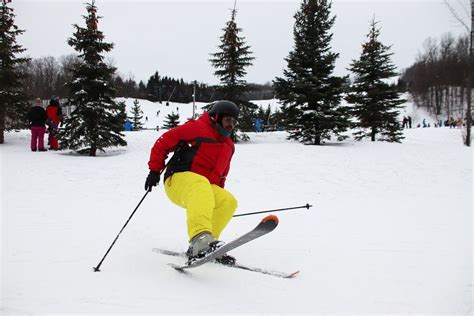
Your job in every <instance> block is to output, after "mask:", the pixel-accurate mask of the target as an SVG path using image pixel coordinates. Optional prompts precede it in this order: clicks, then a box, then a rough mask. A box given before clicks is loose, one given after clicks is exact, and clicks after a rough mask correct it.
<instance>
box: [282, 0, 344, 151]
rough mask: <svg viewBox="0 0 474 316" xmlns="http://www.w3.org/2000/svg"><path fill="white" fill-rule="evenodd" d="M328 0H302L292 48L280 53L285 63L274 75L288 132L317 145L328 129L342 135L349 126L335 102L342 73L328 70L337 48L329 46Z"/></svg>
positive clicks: (328, 135) (338, 99)
mask: <svg viewBox="0 0 474 316" xmlns="http://www.w3.org/2000/svg"><path fill="white" fill-rule="evenodd" d="M330 9H331V3H330V2H329V1H328V0H303V2H302V3H301V7H300V10H299V11H298V12H297V13H296V14H295V26H294V29H293V37H294V43H295V44H294V50H293V51H291V52H290V54H289V56H288V57H287V58H286V59H285V60H286V61H287V63H288V68H287V69H285V70H284V78H276V79H275V81H274V84H275V91H276V94H277V97H278V98H279V99H280V100H281V101H282V103H283V107H282V111H283V112H284V114H285V122H283V124H281V123H280V122H279V123H278V124H279V125H284V126H286V127H287V128H288V129H289V130H288V133H289V138H290V139H296V140H298V141H300V142H302V143H305V144H314V145H320V144H321V142H322V141H323V140H325V139H330V138H331V136H332V135H335V136H338V140H342V139H344V138H346V137H347V136H342V135H341V133H342V132H344V131H346V130H347V128H348V127H349V120H348V116H347V113H346V111H345V109H344V108H342V107H341V106H340V102H341V99H342V92H343V84H344V82H345V80H346V78H341V77H335V76H332V72H333V70H334V67H335V61H336V59H337V57H338V56H339V54H336V53H332V52H330V49H331V47H330V41H331V39H332V34H331V33H329V31H330V28H331V27H332V25H333V24H334V20H335V17H332V18H331V17H330V16H329V15H330Z"/></svg>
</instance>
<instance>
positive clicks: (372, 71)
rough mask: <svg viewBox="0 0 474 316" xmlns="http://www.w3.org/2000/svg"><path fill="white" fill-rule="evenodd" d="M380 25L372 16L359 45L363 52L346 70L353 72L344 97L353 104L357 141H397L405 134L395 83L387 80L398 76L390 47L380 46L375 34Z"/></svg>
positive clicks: (402, 101) (400, 100)
mask: <svg viewBox="0 0 474 316" xmlns="http://www.w3.org/2000/svg"><path fill="white" fill-rule="evenodd" d="M379 35H380V28H378V27H377V22H375V20H374V19H373V20H372V22H371V25H370V32H369V34H368V35H367V38H368V41H367V42H366V43H364V44H362V53H361V55H360V57H359V59H358V60H353V62H352V63H351V67H350V68H349V70H350V71H351V72H352V73H354V75H355V80H354V83H353V84H352V86H351V88H350V92H349V93H348V95H347V96H346V100H347V102H349V103H351V104H353V107H352V108H351V113H352V115H353V116H354V117H355V118H357V122H356V123H355V124H354V127H355V128H356V129H357V131H356V132H355V133H354V136H355V139H356V140H361V139H363V138H365V137H370V139H371V140H372V141H375V140H376V135H377V134H379V135H380V137H379V140H381V141H388V142H400V141H401V140H402V139H403V138H404V137H403V135H402V127H401V124H400V122H399V119H398V118H399V115H400V113H399V110H398V109H399V108H400V104H402V103H404V102H405V100H403V99H400V93H399V92H398V89H397V86H396V85H395V84H390V83H388V82H387V80H388V79H390V78H392V77H394V76H396V75H397V72H396V71H395V69H396V67H395V65H393V63H392V61H391V59H390V56H392V55H393V53H391V52H389V50H390V46H385V45H383V44H382V43H381V42H380V41H379V39H378V37H379Z"/></svg>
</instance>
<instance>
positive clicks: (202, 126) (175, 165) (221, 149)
mask: <svg viewBox="0 0 474 316" xmlns="http://www.w3.org/2000/svg"><path fill="white" fill-rule="evenodd" d="M213 124H214V123H213V122H212V121H211V119H210V117H209V114H208V113H204V114H203V115H202V116H201V117H200V118H199V119H197V120H191V121H188V122H186V123H185V124H183V125H180V126H178V127H175V128H173V129H171V130H169V131H167V132H166V133H164V134H163V135H161V137H160V138H158V140H157V141H156V142H155V144H154V145H153V148H152V149H151V154H150V161H149V162H148V167H149V168H150V170H151V171H156V172H161V171H162V170H163V169H164V168H165V160H166V158H167V157H168V154H169V153H170V152H173V151H174V155H173V157H172V158H171V159H170V161H169V162H168V165H167V166H166V172H165V177H164V178H165V180H166V178H168V177H169V176H171V175H172V174H173V173H175V172H183V171H191V172H195V173H197V174H200V175H202V176H204V177H206V178H207V179H208V180H209V182H210V183H212V184H216V185H218V186H220V187H222V188H223V187H224V185H225V180H226V177H227V174H228V172H229V168H230V160H231V159H232V155H233V154H234V143H233V142H232V140H231V138H230V137H224V136H222V135H221V133H220V132H219V131H218V130H217V129H216V128H215V127H214V126H213Z"/></svg>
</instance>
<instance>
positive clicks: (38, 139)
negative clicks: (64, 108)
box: [27, 98, 48, 151]
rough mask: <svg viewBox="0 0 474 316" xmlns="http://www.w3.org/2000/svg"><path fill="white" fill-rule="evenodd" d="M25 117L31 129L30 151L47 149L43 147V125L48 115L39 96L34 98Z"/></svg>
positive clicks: (44, 128)
mask: <svg viewBox="0 0 474 316" xmlns="http://www.w3.org/2000/svg"><path fill="white" fill-rule="evenodd" d="M27 119H28V122H29V123H30V129H31V151H36V150H38V151H47V150H46V148H44V133H45V132H46V127H45V125H46V120H47V119H48V116H47V115H46V111H45V110H44V108H43V104H42V102H41V99H40V98H37V99H36V101H35V103H34V104H33V107H32V108H31V109H30V111H29V112H28V116H27Z"/></svg>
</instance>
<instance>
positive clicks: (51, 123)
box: [46, 96, 62, 150]
mask: <svg viewBox="0 0 474 316" xmlns="http://www.w3.org/2000/svg"><path fill="white" fill-rule="evenodd" d="M46 113H47V114H48V132H49V137H48V140H49V149H52V150H58V149H59V142H58V139H57V137H56V134H57V132H58V128H59V124H60V123H61V119H62V111H61V106H60V104H59V98H56V97H54V96H53V97H52V98H51V100H50V101H49V105H48V107H47V108H46Z"/></svg>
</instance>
